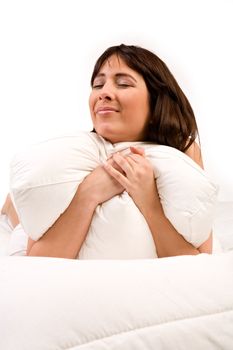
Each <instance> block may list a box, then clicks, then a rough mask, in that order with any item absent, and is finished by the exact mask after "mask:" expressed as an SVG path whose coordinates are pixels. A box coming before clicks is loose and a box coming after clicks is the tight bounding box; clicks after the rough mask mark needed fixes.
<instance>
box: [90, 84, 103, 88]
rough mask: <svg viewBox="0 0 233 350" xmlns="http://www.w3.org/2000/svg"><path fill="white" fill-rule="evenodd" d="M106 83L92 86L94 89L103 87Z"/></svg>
mask: <svg viewBox="0 0 233 350" xmlns="http://www.w3.org/2000/svg"><path fill="white" fill-rule="evenodd" d="M103 85H104V84H96V85H93V86H92V88H93V89H101V88H102V87H103Z"/></svg>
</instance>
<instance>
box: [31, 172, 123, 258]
mask: <svg viewBox="0 0 233 350" xmlns="http://www.w3.org/2000/svg"><path fill="white" fill-rule="evenodd" d="M121 192H123V187H122V186H121V185H120V184H119V183H118V182H117V181H116V180H114V179H113V178H112V177H110V176H109V175H108V174H107V173H106V171H105V170H104V169H103V167H102V166H99V167H97V168H96V169H95V170H94V171H93V172H92V173H91V174H90V175H88V176H87V177H86V178H85V179H84V181H83V182H82V183H81V184H80V185H79V187H78V190H77V192H76V194H75V196H74V198H73V200H72V201H71V203H70V205H69V207H68V208H67V209H66V211H65V212H64V213H63V214H62V215H61V216H60V217H59V218H58V220H57V221H56V222H55V223H54V225H53V226H52V227H51V228H50V229H49V230H48V231H47V232H46V233H45V234H44V235H43V237H41V238H40V239H39V240H38V241H36V242H34V241H32V240H30V241H29V243H28V252H27V255H29V256H51V257H61V258H73V259H74V258H76V256H77V255H78V253H79V251H80V248H81V246H82V244H83V241H84V240H85V237H86V235H87V232H88V229H89V226H90V223H91V220H92V216H93V214H94V211H95V209H96V207H97V205H98V204H100V203H103V202H105V201H106V200H108V199H110V198H112V197H113V196H115V195H116V194H119V193H121Z"/></svg>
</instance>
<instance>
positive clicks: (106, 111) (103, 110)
mask: <svg viewBox="0 0 233 350" xmlns="http://www.w3.org/2000/svg"><path fill="white" fill-rule="evenodd" d="M117 112H118V111H117V110H116V109H114V108H108V107H106V108H98V109H97V111H96V114H99V115H105V114H110V113H117Z"/></svg>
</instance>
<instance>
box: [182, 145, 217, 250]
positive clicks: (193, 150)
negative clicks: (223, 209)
mask: <svg viewBox="0 0 233 350" xmlns="http://www.w3.org/2000/svg"><path fill="white" fill-rule="evenodd" d="M185 153H186V154H187V155H188V156H189V157H190V158H192V159H193V160H194V162H196V163H197V164H198V165H199V166H200V167H201V168H202V169H204V165H203V160H202V156H201V150H200V147H199V146H198V144H197V143H196V142H194V143H193V144H192V145H191V146H190V147H189V148H188V149H187V151H186V152H185ZM198 250H199V252H200V253H208V254H211V253H212V250H213V234H212V232H210V235H209V238H208V239H207V240H206V241H205V242H204V243H202V245H201V246H200V247H199V248H198Z"/></svg>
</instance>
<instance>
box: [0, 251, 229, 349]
mask: <svg viewBox="0 0 233 350" xmlns="http://www.w3.org/2000/svg"><path fill="white" fill-rule="evenodd" d="M232 267H233V252H229V253H223V254H217V255H212V256H209V255H207V254H201V255H198V256H180V257H173V258H164V259H152V260H133V261H122V260H110V261H106V260H105V261H101V260H99V261H92V260H86V261H84V260H68V259H53V258H37V257H27V258H21V257H6V258H1V259H0V285H1V288H0V310H1V312H0V330H1V337H0V349H4V350H15V349H17V350H32V349H33V350H42V349H43V350H51V349H57V350H71V349H72V350H84V349H85V350H105V349H106V350H107V349H111V350H119V349H124V350H132V349H133V350H154V349H163V350H170V349H176V350H183V349H185V350H186V349H189V350H197V349H205V350H213V349H216V350H217V349H224V350H232V349H233V269H232Z"/></svg>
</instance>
